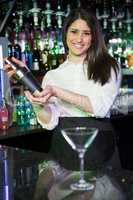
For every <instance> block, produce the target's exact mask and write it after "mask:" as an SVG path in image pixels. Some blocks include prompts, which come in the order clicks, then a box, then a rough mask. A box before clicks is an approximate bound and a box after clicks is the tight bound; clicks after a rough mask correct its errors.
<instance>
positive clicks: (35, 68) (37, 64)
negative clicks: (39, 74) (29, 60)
mask: <svg viewBox="0 0 133 200" xmlns="http://www.w3.org/2000/svg"><path fill="white" fill-rule="evenodd" d="M33 70H39V63H38V62H33Z"/></svg>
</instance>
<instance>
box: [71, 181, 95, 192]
mask: <svg viewBox="0 0 133 200" xmlns="http://www.w3.org/2000/svg"><path fill="white" fill-rule="evenodd" d="M70 188H71V190H74V191H75V190H79V191H86V190H87V191H88V190H93V189H94V185H93V184H91V183H87V182H84V183H73V184H71V185H70Z"/></svg>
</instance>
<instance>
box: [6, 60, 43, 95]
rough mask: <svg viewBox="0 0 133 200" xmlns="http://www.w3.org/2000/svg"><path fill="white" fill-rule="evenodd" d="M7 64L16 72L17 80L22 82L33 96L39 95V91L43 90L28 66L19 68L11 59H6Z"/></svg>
mask: <svg viewBox="0 0 133 200" xmlns="http://www.w3.org/2000/svg"><path fill="white" fill-rule="evenodd" d="M6 63H7V64H9V65H10V66H11V68H12V69H13V70H15V71H16V78H17V79H18V80H19V81H20V82H22V83H23V84H24V86H26V87H27V88H28V89H29V90H30V92H32V93H33V95H39V91H42V88H41V87H40V84H39V83H38V81H37V80H36V79H35V77H34V76H33V74H32V73H31V71H30V69H29V68H28V67H27V66H24V67H19V66H18V65H17V64H16V63H14V62H13V61H12V60H11V59H10V58H8V59H6Z"/></svg>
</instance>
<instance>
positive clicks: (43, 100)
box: [34, 93, 51, 104]
mask: <svg viewBox="0 0 133 200" xmlns="http://www.w3.org/2000/svg"><path fill="white" fill-rule="evenodd" d="M50 97H51V94H50V93H49V94H47V95H45V96H43V97H39V98H38V99H36V100H35V99H34V100H35V101H36V102H38V103H42V104H45V103H46V102H48V100H49V98H50Z"/></svg>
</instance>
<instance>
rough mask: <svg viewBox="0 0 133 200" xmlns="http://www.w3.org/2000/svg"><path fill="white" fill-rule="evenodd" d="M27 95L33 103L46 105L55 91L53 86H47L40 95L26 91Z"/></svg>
mask: <svg viewBox="0 0 133 200" xmlns="http://www.w3.org/2000/svg"><path fill="white" fill-rule="evenodd" d="M25 96H26V97H27V99H28V100H29V101H30V102H31V103H32V104H38V105H44V104H45V103H46V102H48V100H49V98H50V97H51V96H54V93H53V89H52V87H51V86H46V88H45V89H43V91H42V92H40V94H39V96H34V95H32V94H31V93H30V92H29V91H25Z"/></svg>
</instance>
